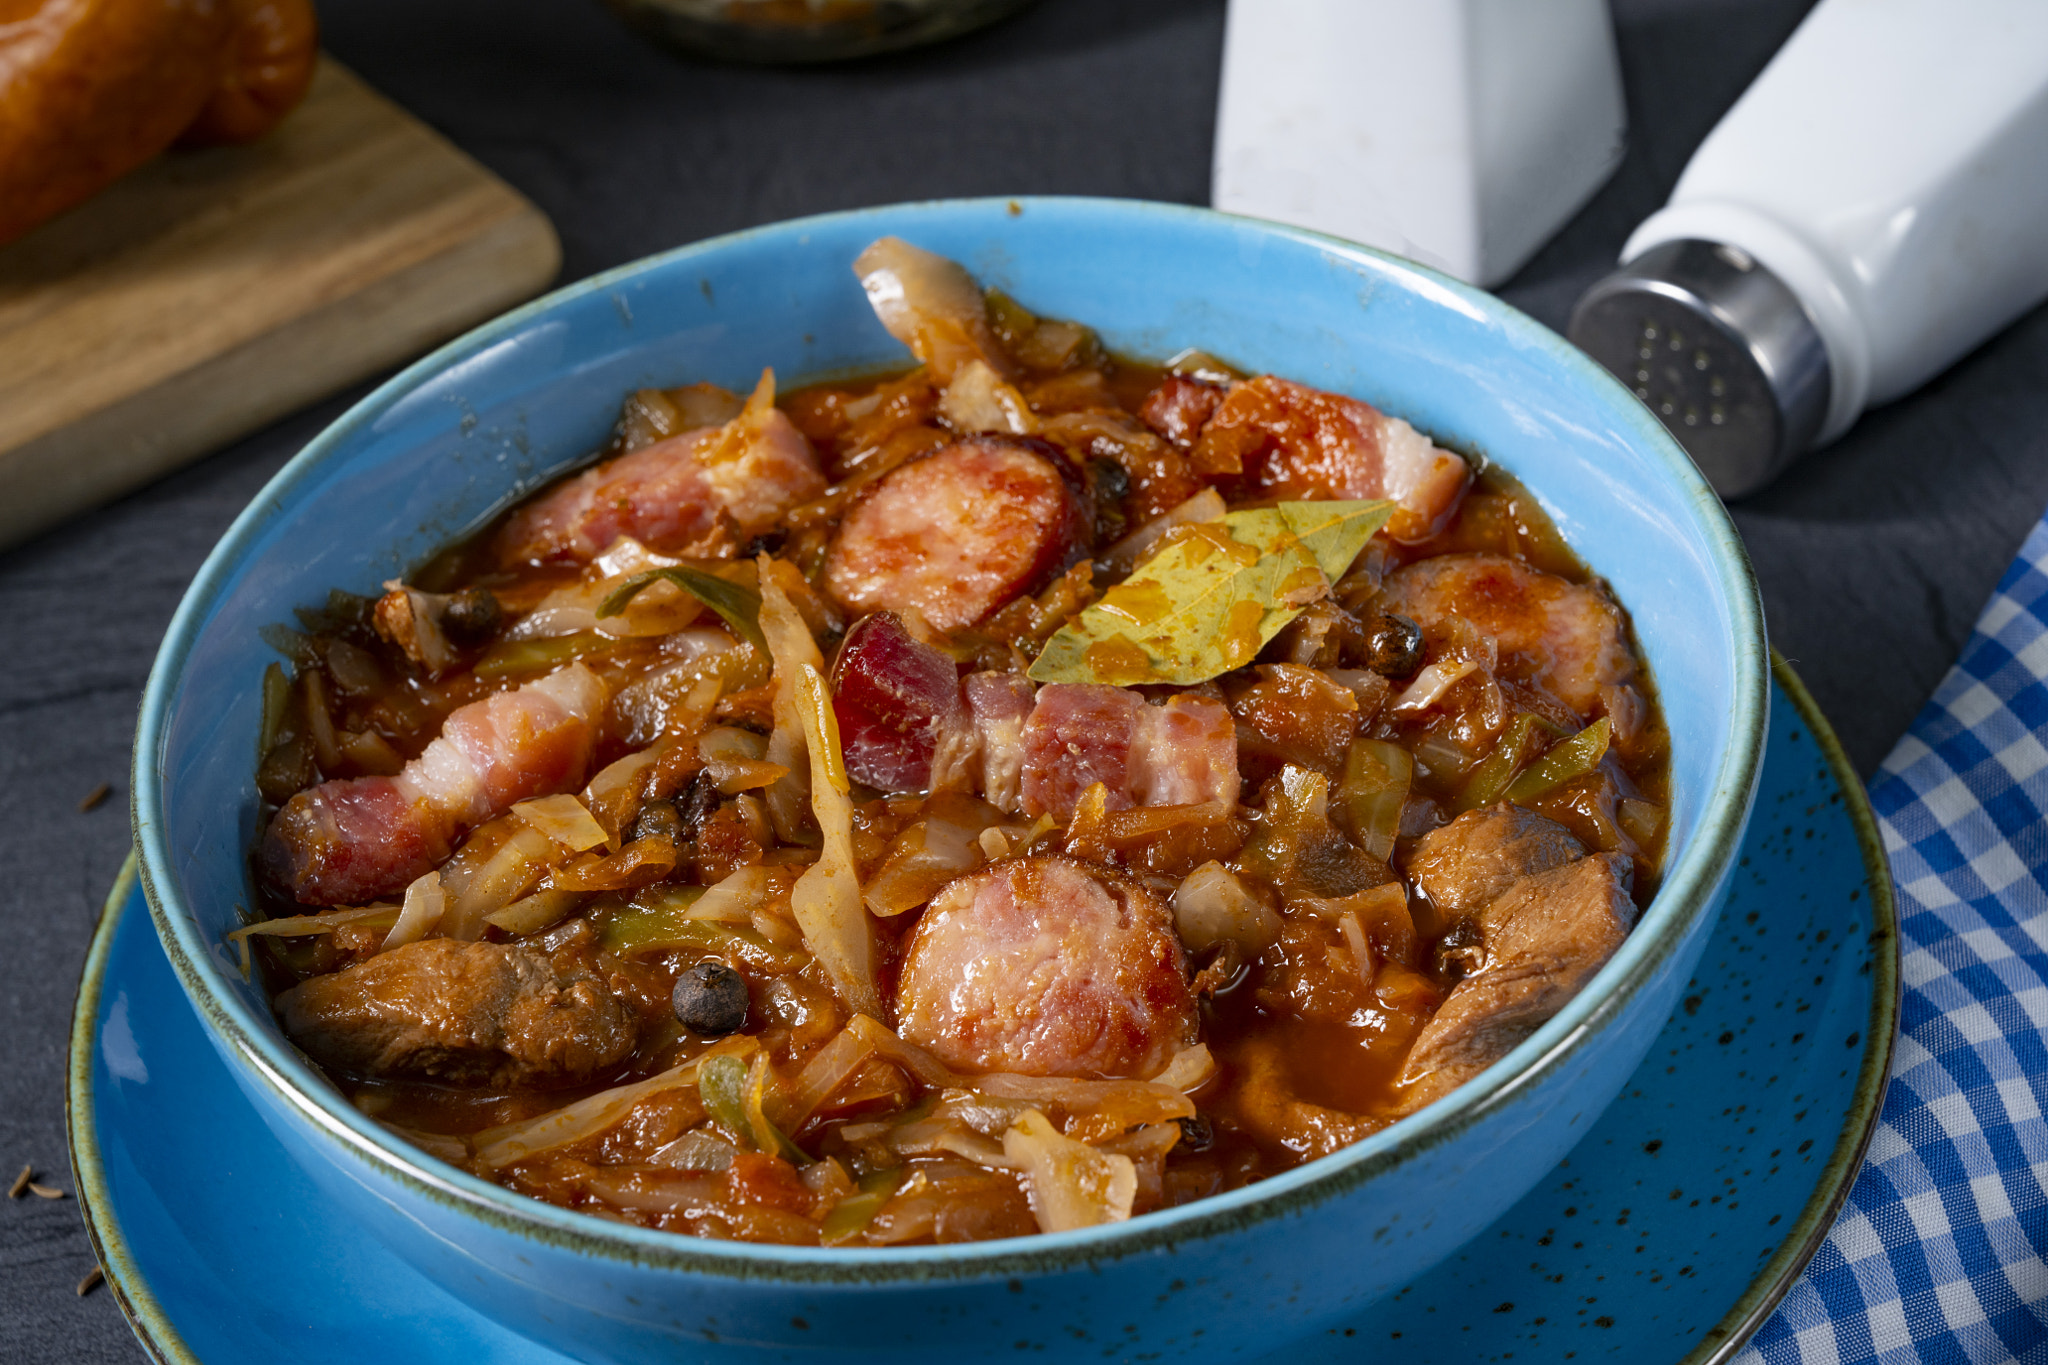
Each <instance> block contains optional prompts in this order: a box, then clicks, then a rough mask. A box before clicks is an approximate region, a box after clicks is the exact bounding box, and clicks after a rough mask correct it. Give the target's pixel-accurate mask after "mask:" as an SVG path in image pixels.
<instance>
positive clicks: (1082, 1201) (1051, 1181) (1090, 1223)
mask: <svg viewBox="0 0 2048 1365" xmlns="http://www.w3.org/2000/svg"><path fill="white" fill-rule="evenodd" d="M1003 1154H1004V1155H1005V1156H1007V1157H1008V1158H1009V1159H1010V1160H1011V1161H1012V1162H1014V1163H1016V1165H1017V1166H1018V1168H1019V1169H1021V1170H1022V1171H1023V1172H1024V1183H1025V1187H1026V1188H1025V1193H1026V1194H1027V1195H1028V1196H1029V1198H1030V1200H1031V1213H1032V1216H1033V1217H1035V1218H1037V1219H1038V1230H1039V1231H1040V1232H1068V1231H1071V1230H1072V1229H1074V1228H1090V1227H1095V1226H1096V1225H1098V1224H1101V1223H1120V1222H1122V1221H1124V1220H1125V1219H1127V1218H1129V1217H1130V1216H1131V1204H1132V1201H1133V1200H1135V1199H1136V1198H1137V1195H1138V1169H1137V1165H1136V1163H1134V1162H1133V1161H1132V1160H1131V1159H1130V1158H1129V1157H1127V1156H1121V1155H1118V1154H1116V1153H1113V1152H1102V1151H1097V1150H1096V1149H1095V1148H1093V1147H1090V1146H1089V1145H1088V1144H1087V1143H1085V1142H1076V1141H1074V1140H1073V1139H1072V1138H1068V1137H1062V1136H1061V1135H1060V1133H1059V1130H1057V1129H1056V1128H1054V1127H1053V1126H1052V1121H1051V1120H1050V1119H1048V1118H1046V1116H1045V1115H1043V1114H1041V1113H1039V1112H1038V1111H1037V1110H1036V1109H1029V1110H1026V1111H1025V1113H1024V1117H1022V1118H1020V1119H1019V1120H1017V1123H1016V1126H1014V1127H1013V1128H1011V1129H1010V1131H1009V1132H1007V1133H1004V1134H1003Z"/></svg>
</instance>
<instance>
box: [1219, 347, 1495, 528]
mask: <svg viewBox="0 0 2048 1365" xmlns="http://www.w3.org/2000/svg"><path fill="white" fill-rule="evenodd" d="M1191 458H1192V460H1193V462H1194V465H1195V467H1196V468H1197V469H1200V470H1203V471H1205V472H1207V473H1210V474H1213V475H1220V476H1223V479H1224V484H1223V491H1224V496H1225V497H1227V498H1229V499H1230V500H1231V501H1232V502H1237V501H1240V500H1244V499H1250V498H1390V499H1392V500H1393V501H1395V502H1397V503H1399V504H1400V508H1399V510H1397V511H1396V512H1395V513H1394V516H1393V518H1392V519H1391V520H1390V521H1389V522H1388V523H1387V534H1388V535H1389V536H1391V537H1393V538H1394V539H1395V540H1398V541H1403V542H1412V541H1419V540H1426V539H1428V538H1429V537H1430V536H1432V535H1434V534H1435V533H1436V532H1437V531H1439V530H1441V529H1443V525H1444V523H1445V522H1447V521H1449V520H1450V516H1451V513H1452V512H1454V511H1455V510H1457V506H1458V500H1459V499H1460V498H1462V497H1463V496H1464V494H1465V489H1466V486H1467V485H1468V484H1470V483H1471V481H1472V471H1471V469H1470V468H1469V467H1467V465H1466V464H1465V462H1464V461H1463V460H1461V459H1459V458H1458V457H1457V456H1456V455H1454V454H1452V453H1451V452H1450V451H1448V450H1444V449H1442V448H1440V447H1438V446H1435V445H1432V444H1430V441H1429V438H1428V437H1426V436H1424V435H1423V434H1422V433H1421V432H1419V431H1417V430H1416V429H1415V428H1414V427H1412V426H1409V425H1408V424H1407V423H1406V422H1404V421H1402V420H1401V419H1400V418H1398V417H1389V416H1387V414H1385V413H1383V412H1381V411H1380V410H1379V409H1377V408H1375V407H1373V406H1371V405H1370V404H1367V403H1361V402H1359V401H1358V400H1357V399H1355V398H1346V397H1344V396H1343V395H1341V394H1335V393H1326V392H1324V391H1323V390H1321V389H1312V388H1309V387H1308V386H1307V385H1306V384H1296V383H1293V382H1292V381H1290V380H1286V379H1278V378H1275V377H1274V376H1272V375H1269V374H1266V375H1260V376H1259V377H1258V378H1256V379H1247V380H1245V381H1244V382H1243V383H1241V384H1236V385H1233V386H1232V387H1231V390H1230V393H1229V395H1228V396H1227V397H1225V398H1224V400H1223V402H1222V403H1221V404H1220V405H1219V406H1218V407H1217V409H1216V412H1215V415H1214V416H1212V417H1211V418H1210V419H1209V422H1208V425H1206V426H1205V427H1203V428H1202V434H1201V436H1200V437H1199V438H1198V439H1197V440H1196V441H1195V444H1194V450H1193V452H1192V456H1191Z"/></svg>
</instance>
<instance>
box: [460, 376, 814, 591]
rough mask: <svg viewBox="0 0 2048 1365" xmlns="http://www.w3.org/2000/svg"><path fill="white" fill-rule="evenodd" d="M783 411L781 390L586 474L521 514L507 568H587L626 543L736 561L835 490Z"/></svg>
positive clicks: (505, 542) (503, 545)
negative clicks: (737, 554)
mask: <svg viewBox="0 0 2048 1365" xmlns="http://www.w3.org/2000/svg"><path fill="white" fill-rule="evenodd" d="M769 383H770V381H768V380H765V379H764V381H763V384H764V386H767V385H768V384H769ZM773 404H774V391H773V389H772V387H769V388H768V389H767V392H766V394H765V395H764V394H763V393H762V392H761V391H760V390H756V393H755V397H754V398H753V399H750V400H748V403H747V408H746V410H745V411H743V412H741V413H740V415H739V416H738V417H735V418H733V419H732V421H730V422H728V423H726V424H725V425H724V426H722V427H699V428H697V429H696V430H694V431H685V432H681V433H679V434H677V435H675V436H671V437H669V438H668V439H667V440H665V441H657V442H656V443H655V444H653V445H651V446H647V447H644V448H643V449H640V450H636V451H634V452H633V453H632V454H630V455H621V456H619V457H618V458H617V459H615V460H607V461H605V462H604V463H603V464H600V465H597V466H595V467H594V468H591V469H586V470H584V471H583V472H582V473H581V474H578V475H576V476H575V477H574V478H572V479H570V480H569V481H568V482H566V483H564V484H562V485H561V486H560V487H558V488H556V489H555V490H554V491H553V492H551V493H548V494H546V495H545V496H543V497H540V498H538V499H536V500H535V501H533V502H530V503H528V504H526V505H525V506H524V507H521V508H520V509H519V510H518V511H517V512H515V513H513V515H512V517H511V519H510V520H508V521H507V522H506V523H505V525H504V526H503V527H502V528H500V529H499V531H498V535H497V541H496V548H497V555H498V560H499V562H500V563H502V564H507V565H510V564H524V563H530V562H556V563H574V564H587V563H589V562H590V561H591V560H593V559H595V558H597V557H598V556H599V555H601V554H603V553H604V552H605V551H606V550H607V549H609V548H610V547H611V545H612V543H613V542H614V541H616V540H618V539H619V537H621V536H631V537H632V538H633V539H635V540H637V541H639V542H641V543H642V544H644V545H646V546H647V547H648V548H650V549H654V550H659V551H662V552H664V553H669V554H684V553H694V554H699V555H711V554H717V553H723V554H731V553H732V552H733V551H734V550H735V549H736V548H737V547H738V546H739V545H740V544H744V543H745V542H746V541H747V540H748V539H749V538H750V537H753V536H755V535H758V534H760V533H761V532H763V531H765V530H767V529H768V528H769V527H771V526H773V525H774V524H775V523H776V522H777V521H778V520H780V519H781V517H782V515H783V514H784V513H785V512H788V511H789V510H790V509H791V508H793V507H795V506H797V505H798V504H799V503H805V502H809V501H810V500H811V499H813V498H815V497H817V496H819V495H820V494H822V493H823V492H824V491H825V476H824V475H823V474H822V473H820V472H819V469H818V457H817V454H816V453H815V452H814V451H813V450H812V449H811V443H810V442H809V441H807V440H805V439H804V435H803V433H802V432H800V431H798V430H797V429H796V427H795V426H794V425H792V424H791V422H790V420H789V418H787V417H785V416H784V415H783V414H782V412H781V411H780V410H779V409H777V408H776V407H774V406H773Z"/></svg>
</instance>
